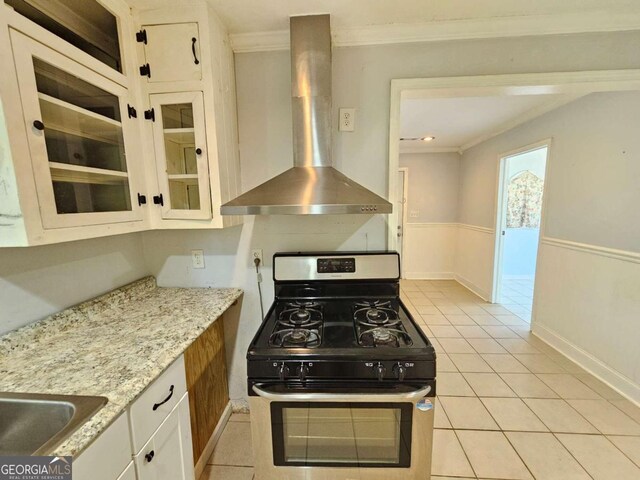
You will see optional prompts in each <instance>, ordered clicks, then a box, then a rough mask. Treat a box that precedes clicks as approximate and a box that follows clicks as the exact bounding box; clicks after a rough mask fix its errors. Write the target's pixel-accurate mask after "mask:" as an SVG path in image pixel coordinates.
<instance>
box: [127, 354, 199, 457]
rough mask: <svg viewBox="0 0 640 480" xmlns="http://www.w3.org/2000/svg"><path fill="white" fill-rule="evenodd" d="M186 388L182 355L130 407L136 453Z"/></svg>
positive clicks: (134, 450) (132, 435)
mask: <svg viewBox="0 0 640 480" xmlns="http://www.w3.org/2000/svg"><path fill="white" fill-rule="evenodd" d="M186 391H187V382H186V377H185V370H184V357H183V356H180V358H178V359H177V360H176V361H175V362H174V363H173V364H172V365H171V366H170V367H169V368H167V370H166V371H165V372H164V373H163V374H162V375H160V377H159V378H158V379H157V380H156V381H155V382H153V383H152V384H151V385H149V386H148V387H147V389H146V390H145V391H144V392H143V393H142V395H140V397H139V398H138V399H137V400H136V401H135V402H133V404H132V405H131V408H130V409H129V419H130V422H131V439H132V443H133V453H134V454H136V453H138V452H139V451H140V449H141V448H142V447H143V445H144V444H145V443H147V441H148V440H149V438H151V435H153V432H155V431H156V429H157V428H158V427H159V426H160V424H161V423H162V421H163V420H164V419H165V418H167V415H169V413H171V410H173V407H175V406H176V405H177V403H178V402H179V401H180V399H181V398H182V396H183V395H184V394H185V393H186Z"/></svg>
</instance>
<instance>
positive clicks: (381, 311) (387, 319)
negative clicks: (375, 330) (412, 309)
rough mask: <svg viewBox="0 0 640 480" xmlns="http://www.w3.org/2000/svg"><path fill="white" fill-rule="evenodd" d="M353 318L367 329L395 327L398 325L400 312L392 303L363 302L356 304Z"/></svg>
mask: <svg viewBox="0 0 640 480" xmlns="http://www.w3.org/2000/svg"><path fill="white" fill-rule="evenodd" d="M353 318H354V320H355V321H356V322H358V323H361V324H363V325H365V326H367V327H376V326H382V325H384V326H389V327H390V326H395V325H397V324H398V322H399V320H398V312H397V311H396V310H394V308H393V306H392V305H391V301H382V300H362V301H359V302H356V303H355V304H354V310H353Z"/></svg>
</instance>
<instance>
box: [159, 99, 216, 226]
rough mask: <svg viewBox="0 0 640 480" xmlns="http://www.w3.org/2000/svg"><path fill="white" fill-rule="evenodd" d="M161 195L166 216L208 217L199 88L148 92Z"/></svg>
mask: <svg viewBox="0 0 640 480" xmlns="http://www.w3.org/2000/svg"><path fill="white" fill-rule="evenodd" d="M149 97H150V100H151V108H152V109H153V113H154V117H155V121H154V123H153V140H154V146H155V155H156V168H157V171H158V184H159V186H160V196H157V197H154V202H155V203H160V205H161V207H162V218H166V219H203V220H204V219H210V218H211V196H210V188H209V166H208V161H207V146H206V140H205V123H204V104H203V98H202V92H180V93H167V94H156V95H150V96H149Z"/></svg>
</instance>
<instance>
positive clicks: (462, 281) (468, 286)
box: [453, 273, 491, 302]
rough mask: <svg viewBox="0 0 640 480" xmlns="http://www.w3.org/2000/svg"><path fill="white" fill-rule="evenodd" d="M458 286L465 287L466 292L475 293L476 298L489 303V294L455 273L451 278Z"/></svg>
mask: <svg viewBox="0 0 640 480" xmlns="http://www.w3.org/2000/svg"><path fill="white" fill-rule="evenodd" d="M453 278H454V279H455V280H456V281H457V282H458V283H459V284H460V285H462V286H463V287H465V288H466V289H467V290H471V291H472V292H473V293H475V294H476V295H477V296H479V297H480V298H482V299H483V300H485V301H487V302H490V301H491V300H490V298H491V295H490V294H489V292H485V291H484V290H483V289H481V288H480V287H478V286H477V285H476V284H475V283H473V282H472V281H471V280H468V279H466V278H464V277H463V276H462V275H458V274H457V273H456V274H454V277H453Z"/></svg>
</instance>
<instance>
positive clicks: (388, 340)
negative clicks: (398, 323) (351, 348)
mask: <svg viewBox="0 0 640 480" xmlns="http://www.w3.org/2000/svg"><path fill="white" fill-rule="evenodd" d="M400 328H402V327H400ZM359 330H360V334H359V335H358V344H360V345H361V346H363V347H393V348H399V347H400V346H402V345H411V344H413V342H412V341H411V337H409V334H408V333H407V332H405V331H404V330H398V329H395V328H386V327H374V328H369V329H359Z"/></svg>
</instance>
